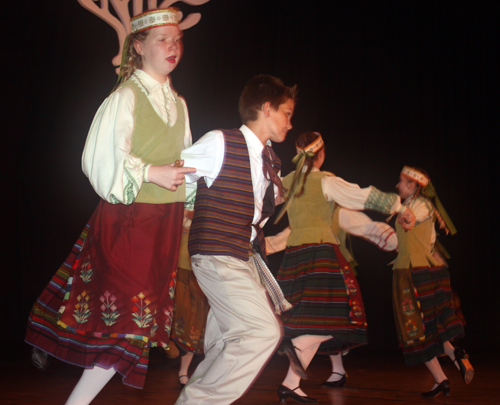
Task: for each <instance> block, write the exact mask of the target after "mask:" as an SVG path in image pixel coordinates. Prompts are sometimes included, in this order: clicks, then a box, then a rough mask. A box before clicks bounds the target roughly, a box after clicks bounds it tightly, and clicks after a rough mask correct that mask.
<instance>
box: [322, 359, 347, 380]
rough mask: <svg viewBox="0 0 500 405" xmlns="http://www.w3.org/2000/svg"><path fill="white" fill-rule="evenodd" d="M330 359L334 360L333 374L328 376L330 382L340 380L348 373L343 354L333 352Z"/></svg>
mask: <svg viewBox="0 0 500 405" xmlns="http://www.w3.org/2000/svg"><path fill="white" fill-rule="evenodd" d="M330 361H331V362H332V374H331V375H330V377H329V378H328V380H326V381H328V382H333V381H339V380H340V379H342V377H343V376H344V375H345V374H346V372H345V370H344V363H343V361H342V354H341V353H339V354H331V355H330Z"/></svg>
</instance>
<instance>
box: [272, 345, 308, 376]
mask: <svg viewBox="0 0 500 405" xmlns="http://www.w3.org/2000/svg"><path fill="white" fill-rule="evenodd" d="M278 354H279V355H280V356H286V357H288V360H289V361H290V366H291V367H292V370H293V371H294V373H295V374H297V375H298V376H299V377H300V378H302V379H303V380H307V374H306V370H304V367H302V363H301V362H300V360H299V358H298V357H297V352H296V351H295V346H293V344H292V341H291V340H289V339H287V340H284V341H283V342H282V343H281V345H280V347H279V349H278Z"/></svg>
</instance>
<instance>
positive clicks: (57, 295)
mask: <svg viewBox="0 0 500 405" xmlns="http://www.w3.org/2000/svg"><path fill="white" fill-rule="evenodd" d="M182 219H183V203H172V204H142V203H133V204H131V205H123V204H116V205H113V204H109V203H107V202H105V201H101V202H100V203H99V205H98V207H97V209H96V210H95V212H94V214H93V215H92V217H91V218H90V220H89V224H88V225H87V226H86V228H85V229H84V231H83V232H82V234H81V236H80V238H79V239H78V241H77V242H76V244H75V245H74V247H73V250H72V251H71V253H70V255H69V256H68V257H67V259H66V261H65V262H64V263H63V264H62V265H61V267H60V268H59V270H58V271H57V273H56V274H55V275H54V276H53V277H52V279H51V281H50V283H49V284H48V285H47V287H46V288H45V290H44V291H43V292H42V294H41V295H40V297H39V298H38V300H37V301H36V302H35V304H34V305H33V308H32V311H31V314H30V319H29V322H28V330H27V334H26V342H27V343H29V344H31V345H33V346H35V347H38V348H40V349H42V350H44V351H46V352H48V353H49V354H51V355H52V356H54V357H56V358H58V359H60V360H63V361H65V362H68V363H71V364H75V365H78V366H81V367H85V368H92V367H93V366H94V365H99V366H101V367H104V368H107V369H109V368H110V367H113V368H114V369H115V370H116V371H117V372H118V373H120V374H121V375H122V376H123V382H124V383H125V384H127V385H131V386H133V387H137V388H142V387H143V386H144V380H145V377H146V371H147V365H148V356H149V348H150V347H151V346H156V345H161V346H163V347H166V345H167V344H168V341H169V337H170V330H171V324H172V312H173V298H174V291H175V274H176V268H177V257H178V253H179V243H180V235H181V227H182Z"/></svg>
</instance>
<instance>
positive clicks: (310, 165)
mask: <svg viewBox="0 0 500 405" xmlns="http://www.w3.org/2000/svg"><path fill="white" fill-rule="evenodd" d="M315 159H316V156H312V157H310V158H307V159H306V162H305V165H307V170H306V172H305V174H304V180H303V181H302V187H301V189H300V191H299V192H297V193H295V196H294V197H300V196H301V195H302V194H304V186H305V185H306V180H307V176H309V173H311V170H312V168H313V162H314V160H315Z"/></svg>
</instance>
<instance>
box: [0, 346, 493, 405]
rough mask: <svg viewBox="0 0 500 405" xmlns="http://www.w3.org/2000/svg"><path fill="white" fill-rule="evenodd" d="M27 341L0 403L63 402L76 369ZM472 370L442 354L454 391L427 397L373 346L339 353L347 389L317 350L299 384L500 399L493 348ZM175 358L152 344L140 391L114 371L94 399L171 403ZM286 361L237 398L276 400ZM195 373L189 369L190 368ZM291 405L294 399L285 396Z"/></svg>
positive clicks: (336, 403)
mask: <svg viewBox="0 0 500 405" xmlns="http://www.w3.org/2000/svg"><path fill="white" fill-rule="evenodd" d="M27 350H28V346H24V348H23V351H24V355H22V356H20V357H21V358H20V359H12V357H11V358H10V359H9V360H7V361H2V362H1V363H0V365H1V367H2V373H1V374H2V377H1V378H0V404H16V405H18V404H30V405H34V404H37V405H45V404H51V405H58V404H61V405H62V404H64V402H65V400H66V399H67V397H68V396H69V394H70V392H71V390H72V388H73V386H74V385H75V384H76V382H77V381H78V378H79V376H80V374H81V369H79V368H78V367H74V366H70V365H67V364H65V363H62V362H60V361H57V360H55V361H53V362H52V364H51V365H50V367H49V368H48V369H47V370H46V371H44V372H40V371H38V370H36V369H35V368H34V367H33V366H32V365H31V363H30V361H29V359H28V358H27V356H26V355H25V354H26V351H27ZM470 354H471V363H472V365H473V366H474V368H475V377H474V380H473V381H472V383H471V384H469V385H466V384H465V383H464V381H463V380H462V377H461V375H460V373H459V372H458V370H457V369H456V368H455V367H454V366H453V364H452V363H451V362H449V361H447V359H443V361H442V364H443V369H444V371H445V373H446V375H447V376H448V378H449V380H450V383H451V395H450V396H449V397H444V396H442V395H440V396H438V397H436V398H434V399H425V398H422V397H421V396H420V393H421V392H423V391H427V390H429V389H430V388H431V387H432V384H433V379H432V376H431V374H430V373H429V372H428V371H427V369H426V367H425V366H424V365H419V366H412V367H407V366H405V365H404V363H403V359H402V355H401V354H400V353H396V352H391V353H388V354H383V353H380V352H379V353H376V352H373V351H369V350H364V351H363V349H357V350H356V351H354V352H353V353H350V354H349V355H347V356H346V357H345V358H344V365H345V367H346V369H347V371H348V374H349V378H348V381H347V385H346V387H345V388H337V389H328V388H321V387H319V385H320V384H321V383H322V382H323V381H324V380H325V379H326V378H327V377H328V376H329V374H330V364H329V360H328V358H327V357H324V356H317V357H316V358H314V359H313V362H312V364H311V366H310V367H309V370H308V372H309V374H310V378H309V379H308V380H307V381H303V383H302V385H301V387H302V389H303V390H304V391H305V392H306V393H307V394H308V395H310V396H311V397H315V398H318V399H319V401H320V402H319V403H320V404H322V405H330V404H332V405H351V404H356V405H381V404H391V405H408V404H428V403H444V404H454V405H455V404H456V405H459V404H471V403H472V404H475V405H476V404H477V405H493V404H495V405H497V404H499V403H500V367H499V356H498V355H497V354H496V353H493V354H489V353H470ZM178 366H179V360H178V359H174V360H170V359H167V358H166V357H165V356H164V354H163V353H162V352H161V351H159V350H158V349H155V350H153V351H152V354H151V361H150V367H149V371H148V376H147V380H146V386H145V388H144V389H143V390H138V389H134V388H130V387H127V386H125V385H123V384H122V382H121V379H120V377H119V376H115V377H114V378H113V379H112V380H111V381H110V383H109V384H108V385H107V386H106V387H105V388H104V389H103V391H102V392H101V393H100V394H99V395H98V396H97V397H96V399H95V400H94V402H93V403H92V404H94V405H109V404H120V405H127V404H141V405H146V404H152V405H155V404H162V405H172V404H174V402H175V400H176V399H177V397H178V395H179V393H180V387H179V384H178V382H177V369H178ZM287 366H288V363H287V360H286V359H284V358H282V357H280V356H278V355H275V356H274V357H272V358H271V361H270V362H269V363H268V365H267V366H266V367H265V369H264V370H263V372H262V373H261V375H260V376H259V378H258V379H257V381H256V382H255V384H254V385H253V386H252V388H251V389H250V390H249V391H248V392H247V393H246V395H245V396H243V397H242V398H241V399H239V400H238V401H236V402H235V404H237V405H255V404H258V405H267V404H278V403H279V400H278V395H277V388H278V385H279V384H280V382H281V381H282V379H283V378H284V375H285V373H286V369H287ZM191 372H192V370H191ZM287 403H289V404H292V403H295V402H294V401H292V400H288V402H287Z"/></svg>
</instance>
